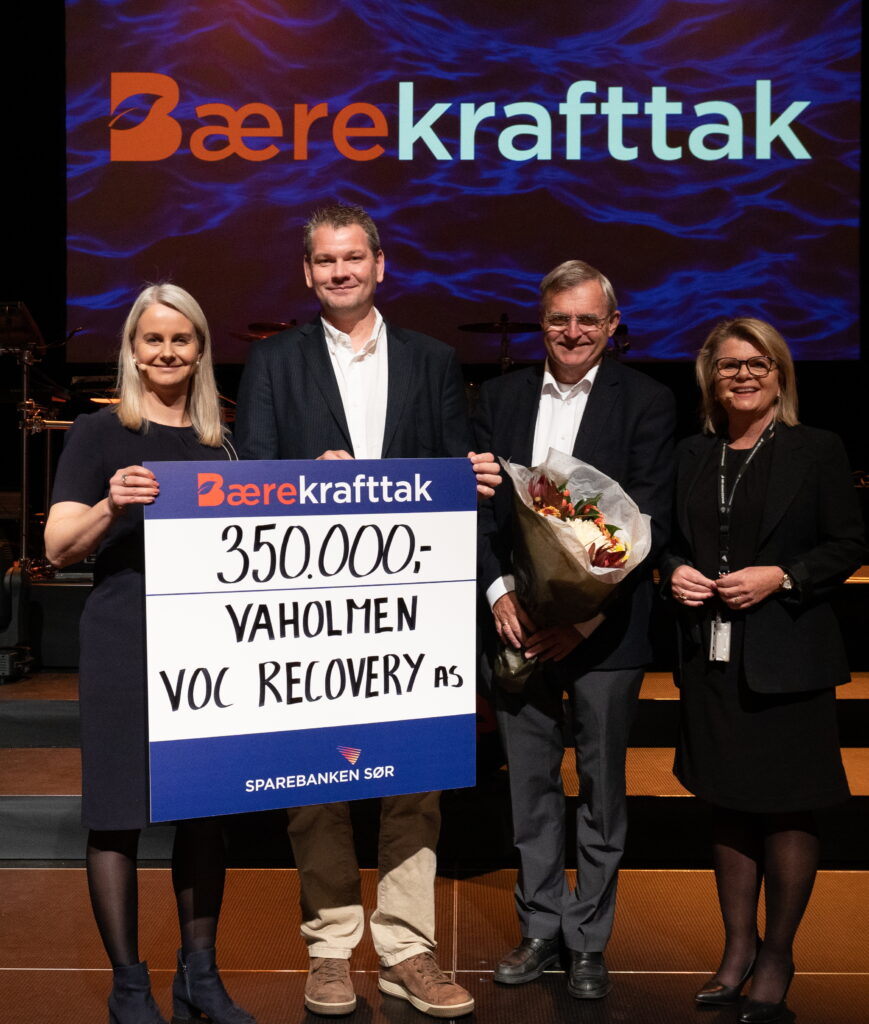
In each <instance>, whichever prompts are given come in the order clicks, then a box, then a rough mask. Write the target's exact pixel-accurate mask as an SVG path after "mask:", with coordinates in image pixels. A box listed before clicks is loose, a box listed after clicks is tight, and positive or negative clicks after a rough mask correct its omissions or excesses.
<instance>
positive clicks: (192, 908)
mask: <svg viewBox="0 0 869 1024" xmlns="http://www.w3.org/2000/svg"><path fill="white" fill-rule="evenodd" d="M138 847H139V830H138V829H131V830H128V831H117V832H98V831H95V830H91V832H90V834H89V835H88V845H87V878H88V890H89V891H90V897H91V906H92V907H93V912H94V917H95V919H96V922H97V927H98V928H99V931H100V937H101V938H102V940H103V946H105V950H106V953H107V954H108V956H109V960H111V962H112V966H113V967H119V966H123V965H129V964H137V963H138V962H139V891H138V883H137V879H136V858H137V851H138ZM225 875H226V861H225V856H224V849H223V836H222V832H221V827H220V822H219V821H218V819H216V818H198V819H196V820H194V821H181V822H179V823H178V825H177V827H176V829H175V843H174V845H173V847H172V886H173V888H174V889H175V900H176V903H177V905H178V921H179V924H180V926H181V948H182V949H183V951H184V953H185V954H187V953H194V952H196V951H197V950H201V949H210V948H211V947H212V946H214V942H215V938H216V935H217V919H218V917H219V916H220V904H221V901H222V899H223V881H224V877H225Z"/></svg>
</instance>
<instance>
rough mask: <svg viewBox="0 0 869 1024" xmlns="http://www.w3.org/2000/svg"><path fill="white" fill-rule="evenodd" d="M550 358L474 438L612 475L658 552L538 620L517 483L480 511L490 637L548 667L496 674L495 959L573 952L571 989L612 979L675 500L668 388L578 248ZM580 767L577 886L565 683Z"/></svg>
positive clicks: (545, 317) (557, 296)
mask: <svg viewBox="0 0 869 1024" xmlns="http://www.w3.org/2000/svg"><path fill="white" fill-rule="evenodd" d="M540 295H541V316H542V323H543V342H544V345H545V348H546V361H545V363H544V364H543V365H539V366H536V367H533V368H531V369H526V370H520V371H517V372H515V373H511V374H507V375H505V376H503V377H500V378H498V379H496V380H491V381H488V382H487V383H486V384H485V385H484V386H483V388H482V389H481V395H480V401H479V404H478V409H477V414H476V432H477V439H478V441H479V447H480V449H481V450H486V451H492V452H495V454H496V455H500V456H503V457H505V458H509V459H510V460H511V461H513V462H518V463H522V464H524V465H528V466H535V465H539V464H540V463H541V462H543V460H544V459H545V457H546V454H547V452H548V451H549V449H550V448H555V449H557V450H559V451H562V452H566V453H567V454H569V455H573V456H575V457H576V458H579V459H582V460H583V461H584V462H587V463H590V464H591V465H593V466H594V467H596V468H597V469H598V470H600V471H601V472H603V473H606V474H607V475H608V476H610V477H612V478H613V479H615V480H617V481H618V482H619V484H620V485H621V486H622V487H623V488H624V490H625V491H626V492H627V493H628V494H629V495H630V496H631V497H632V498H633V499H634V501H635V502H636V503H637V504H638V505H639V507H640V509H641V511H643V512H647V513H648V514H649V515H650V516H651V517H652V532H653V552H652V554H650V555H649V557H648V559H647V560H646V563H645V564H644V565H642V566H640V567H638V568H637V569H636V570H635V571H634V572H633V573H632V574H631V575H630V576H629V577H628V578H627V579H626V581H625V582H624V583H623V584H622V586H621V588H620V590H619V592H618V595H617V598H616V600H615V602H614V603H613V604H612V605H611V606H609V607H608V608H607V609H606V613H605V614H604V615H598V616H596V617H595V618H594V619H591V620H590V621H588V622H581V623H578V624H577V625H576V626H567V627H561V626H553V625H552V624H550V623H547V622H535V621H533V620H532V619H531V617H530V616H529V614H528V612H527V610H526V609H525V608H523V607H522V604H521V602H520V601H519V599H518V598H517V596H516V591H515V589H514V583H513V577H512V561H511V545H512V515H513V506H512V496H511V494H510V493H509V492H508V489H507V488H501V492H499V493H496V495H495V497H494V498H493V499H492V500H491V501H489V502H484V507H483V508H481V513H480V529H481V534H482V536H481V566H482V569H481V581H480V582H481V584H482V588H483V589H484V590H485V591H486V597H487V598H488V602H489V605H490V607H491V609H492V617H491V626H492V628H491V629H490V630H489V637H488V641H489V644H488V646H489V647H490V648H491V649H492V650H494V647H495V646H496V643H495V636H496V635H497V637H498V638H500V640H501V641H503V642H504V643H505V644H508V645H510V646H512V647H515V648H517V649H520V650H524V651H525V652H526V653H527V655H528V656H534V655H536V656H538V657H539V659H540V660H541V662H542V663H543V671H542V672H540V673H535V675H534V676H533V677H532V679H531V680H530V681H529V682H528V683H527V684H526V687H525V689H524V690H523V691H522V692H521V693H519V694H515V693H507V692H505V691H503V690H502V689H500V688H499V687H498V684H497V682H495V683H494V684H493V685H494V694H495V702H496V707H497V714H498V723H499V726H500V730H501V737H502V740H503V743H504V748H505V751H506V754H507V760H508V764H509V768H510V790H511V800H512V807H513V829H514V841H515V843H516V846H517V848H518V850H519V855H520V864H521V868H520V873H519V879H518V882H517V886H516V894H515V895H516V909H517V912H518V915H519V926H520V931H521V936H522V938H521V942H520V943H519V945H518V946H517V947H516V948H515V949H513V950H512V951H511V952H509V953H508V954H507V955H506V956H505V957H504V959H503V960H502V961H501V962H500V963H499V964H498V965H497V967H496V969H495V981H497V982H500V983H502V984H505V985H519V984H523V983H525V982H529V981H533V980H534V979H535V978H538V977H540V975H541V974H542V973H543V972H544V971H545V970H546V969H547V967H551V966H553V965H555V964H556V963H557V961H558V959H559V955H560V952H561V949H562V947H565V948H566V950H567V952H568V953H569V954H570V968H569V974H568V991H569V992H570V994H571V995H572V996H574V997H576V998H577V999H600V998H602V997H603V996H605V995H606V994H607V993H608V992H609V990H610V981H609V976H608V973H607V968H606V964H605V962H604V949H605V947H606V944H607V941H608V940H609V937H610V933H611V931H612V924H613V915H614V912H615V896H616V881H617V874H618V866H619V862H620V860H621V857H622V852H623V850H624V843H625V835H626V831H627V814H626V799H625V755H626V749H627V742H628V731H629V728H630V724H631V721H632V719H633V716H634V711H635V708H636V703H637V698H638V695H639V690H640V683H641V681H642V678H643V666H644V665H645V664H646V663H647V662H648V661H649V659H650V657H651V648H650V643H649V637H648V626H649V615H650V611H651V603H652V597H653V593H652V580H651V566H652V564H653V562H654V556H655V552H656V551H657V550H658V549H659V548H660V546H661V544H662V543H663V541H664V540H665V538H666V534H667V530H668V521H669V510H670V502H671V494H670V486H671V472H672V434H673V426H674V420H675V410H674V402H673V396H672V394H671V393H670V392H669V391H668V390H667V389H666V388H664V387H663V386H661V385H660V384H657V383H656V382H655V381H653V380H652V379H651V378H649V377H647V376H646V375H644V374H642V373H639V372H637V371H636V370H633V369H631V368H629V367H626V366H623V365H621V364H620V363H618V362H617V361H616V360H614V359H611V358H607V357H606V355H605V353H606V350H607V347H608V343H609V339H610V338H611V337H612V335H613V334H614V332H615V329H616V327H617V326H618V323H619V318H620V314H619V311H618V309H617V308H616V307H617V303H616V297H615V294H614V292H613V288H612V285H611V284H610V282H609V281H608V280H607V279H606V278H605V277H604V276H603V274H601V273H600V272H599V271H597V270H595V269H594V267H591V266H589V265H588V264H587V263H584V262H582V261H580V260H570V261H568V262H567V263H563V264H561V265H560V266H559V267H556V268H555V270H553V271H552V272H551V273H550V274H548V275H547V276H546V277H545V278H544V279H543V281H542V282H541V285H540ZM565 693H566V694H567V698H568V704H569V715H568V717H569V729H570V734H571V736H572V740H573V744H574V746H575V749H576V758H577V768H578V772H579V778H580V797H579V808H578V812H577V820H576V848H577V869H578V870H577V884H576V888H575V890H573V891H570V890H569V889H568V887H567V884H566V881H565V874H564V861H565V847H566V841H567V836H566V833H565V825H564V817H565V799H564V792H563V788H562V784H561V761H562V757H563V753H564V717H565V706H564V701H563V695H564V694H565Z"/></svg>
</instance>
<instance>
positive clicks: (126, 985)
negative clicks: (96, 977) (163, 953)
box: [109, 961, 166, 1024]
mask: <svg viewBox="0 0 869 1024" xmlns="http://www.w3.org/2000/svg"><path fill="white" fill-rule="evenodd" d="M112 976H113V979H114V983H113V985H112V993H111V995H110V996H109V1024H166V1018H165V1017H163V1016H161V1015H160V1011H159V1010H158V1009H157V1004H156V1003H155V1002H154V997H153V996H152V995H151V982H150V981H149V979H148V965H147V964H146V963H145V962H144V961H143V962H142V963H140V964H130V965H129V966H128V967H126V966H125V967H113V968H112Z"/></svg>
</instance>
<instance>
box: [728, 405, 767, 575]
mask: <svg viewBox="0 0 869 1024" xmlns="http://www.w3.org/2000/svg"><path fill="white" fill-rule="evenodd" d="M773 434H775V422H772V423H770V425H769V426H768V427H767V428H766V430H764V432H763V433H762V434H761V435H760V437H759V438H758V439H757V440H756V441H755V442H754V446H753V447H752V449H751V451H750V452H749V453H748V455H747V456H746V459H745V461H744V462H743V463H742V465H741V466H740V467H739V471H738V472H737V474H736V479H735V480H734V481H733V485H732V487H731V488H730V493H729V494H728V493H727V479H726V473H725V466H726V460H727V442H726V441H722V442H721V459H720V461H719V464H718V575H719V576H725V575H726V574H727V573H729V572H730V510H731V509H732V508H733V496H734V495H735V494H736V488H737V487H738V486H739V481H740V480H741V479H742V477H743V475H744V473H745V471H746V470H747V469H748V464H749V463H750V462H751V460H752V459H753V458H754V457H755V455H757V453H758V452H759V451H760V449H761V448H762V447H763V446H764V444H766V442H767V441H770V440H771V439H772V437H773Z"/></svg>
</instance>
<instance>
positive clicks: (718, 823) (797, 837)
mask: <svg viewBox="0 0 869 1024" xmlns="http://www.w3.org/2000/svg"><path fill="white" fill-rule="evenodd" d="M712 833H713V834H712V843H713V845H712V856H713V862H714V865H715V881H716V884H717V886H718V901H719V903H720V904H721V916H722V918H723V920H724V935H725V943H724V955H723V957H722V960H721V966H720V967H719V969H718V978H719V980H720V981H721V982H722V983H723V984H725V985H735V984H737V982H738V981H739V979H740V978H741V977H742V975H743V974H744V973H745V970H746V969H747V967H748V965H749V964H750V963H751V960H752V958H753V957H754V955H755V951H756V948H757V905H758V899H759V896H760V885H761V881H763V883H764V905H765V909H766V928H765V929H764V935H763V946H762V947H761V950H760V952H759V953H758V955H757V962H756V965H755V969H754V976H753V980H752V983H751V997H752V999H756V1000H759V1001H761V1002H773V1003H774V1002H778V1001H779V1000H780V999H782V998H783V996H784V993H785V991H786V988H787V984H788V981H789V980H790V976H791V970H792V964H793V943H794V936H795V935H796V933H797V928H798V927H799V924H800V921H801V920H802V917H803V913H804V912H805V909H806V906H807V905H808V902H809V897H810V896H811V894H812V886H813V885H814V882H815V874H816V873H817V869H818V849H819V843H818V834H817V828H816V825H815V820H814V816H813V815H812V814H811V813H810V812H805V813H799V814H744V813H741V812H738V811H726V810H723V809H722V808H714V815H713V830H712Z"/></svg>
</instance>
